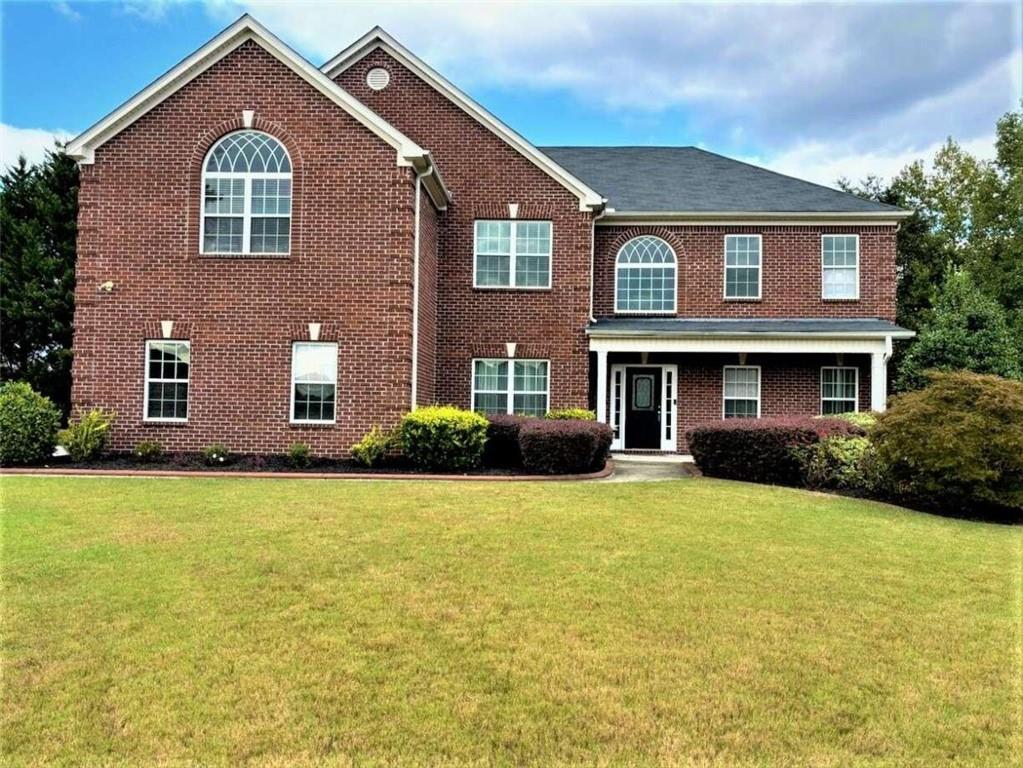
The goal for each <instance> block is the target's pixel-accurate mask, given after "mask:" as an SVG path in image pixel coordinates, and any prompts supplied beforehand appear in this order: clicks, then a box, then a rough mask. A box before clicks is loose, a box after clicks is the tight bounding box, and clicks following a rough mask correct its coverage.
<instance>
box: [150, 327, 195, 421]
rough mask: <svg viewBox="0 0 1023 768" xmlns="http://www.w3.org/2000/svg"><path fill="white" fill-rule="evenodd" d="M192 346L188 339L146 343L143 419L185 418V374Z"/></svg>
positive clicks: (186, 397)
mask: <svg viewBox="0 0 1023 768" xmlns="http://www.w3.org/2000/svg"><path fill="white" fill-rule="evenodd" d="M190 365H191V346H190V344H189V342H187V341H164V340H161V341H155V340H154V341H147V342H146V389H145V397H144V400H145V403H144V404H143V418H144V420H145V421H187V420H188V374H189V367H190Z"/></svg>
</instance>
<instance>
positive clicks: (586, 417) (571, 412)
mask: <svg viewBox="0 0 1023 768" xmlns="http://www.w3.org/2000/svg"><path fill="white" fill-rule="evenodd" d="M545 418H548V419H569V420H571V421H596V420H597V414H595V413H594V412H593V411H588V410H586V409H585V408H555V409H554V410H553V411H548V412H547V416H546V417H545Z"/></svg>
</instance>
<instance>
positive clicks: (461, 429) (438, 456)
mask: <svg viewBox="0 0 1023 768" xmlns="http://www.w3.org/2000/svg"><path fill="white" fill-rule="evenodd" d="M398 434H399V439H400V441H401V450H402V453H404V454H405V457H406V458H407V459H408V460H409V461H411V462H412V464H413V465H414V466H416V467H417V468H419V469H432V470H439V471H448V472H451V471H456V472H457V471H464V470H467V469H472V468H473V467H477V466H479V464H480V460H481V459H482V458H483V446H484V445H485V443H486V441H487V420H486V419H485V418H484V417H483V416H481V415H480V414H478V413H473V412H472V411H463V410H462V409H460V408H455V407H454V406H450V405H434V406H429V407H426V408H419V409H418V410H415V411H412V412H411V413H408V414H406V415H405V417H404V418H403V419H402V420H401V424H400V425H399V426H398Z"/></svg>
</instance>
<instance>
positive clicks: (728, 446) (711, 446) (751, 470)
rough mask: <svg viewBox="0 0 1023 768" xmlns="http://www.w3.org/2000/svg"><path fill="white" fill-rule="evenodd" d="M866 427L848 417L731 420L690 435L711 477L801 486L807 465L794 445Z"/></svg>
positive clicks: (698, 428)
mask: <svg viewBox="0 0 1023 768" xmlns="http://www.w3.org/2000/svg"><path fill="white" fill-rule="evenodd" d="M863 434H864V430H863V428H862V427H859V426H857V425H855V424H852V423H850V422H849V421H847V420H844V419H815V418H803V417H799V418H774V419H729V420H723V421H716V422H710V423H707V424H702V425H699V426H696V427H694V428H692V429H690V430H689V431H688V432H687V433H686V437H687V439H688V441H689V450H690V452H691V453H692V455H693V460H694V461H695V462H696V465H697V466H698V467H699V468H700V471H701V472H703V474H705V475H709V476H711V477H723V478H727V479H730V480H746V481H748V482H753V483H775V484H780V485H801V484H802V479H803V478H802V476H803V471H802V465H801V463H800V461H799V457H798V454H797V452H796V451H794V450H793V449H794V448H798V447H801V446H810V445H813V444H814V443H817V442H819V441H821V440H822V439H824V438H827V437H831V436H838V435H841V436H858V435H863Z"/></svg>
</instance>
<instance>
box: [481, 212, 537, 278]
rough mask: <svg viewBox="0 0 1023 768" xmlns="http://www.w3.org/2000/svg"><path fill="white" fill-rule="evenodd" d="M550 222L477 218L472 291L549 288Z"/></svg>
mask: <svg viewBox="0 0 1023 768" xmlns="http://www.w3.org/2000/svg"><path fill="white" fill-rule="evenodd" d="M552 241H553V240H552V227H551V222H549V221H519V220H518V219H507V220H504V219H479V220H477V221H476V225H475V231H474V236H473V243H474V245H473V280H472V284H473V287H475V288H533V289H536V288H550V287H551V247H552Z"/></svg>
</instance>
